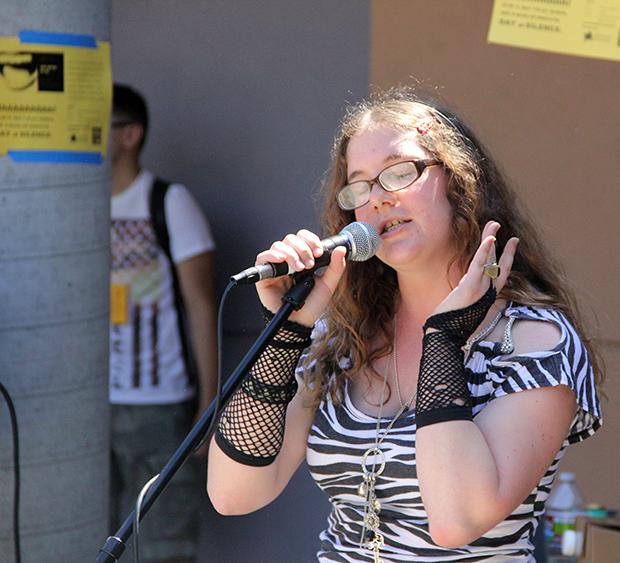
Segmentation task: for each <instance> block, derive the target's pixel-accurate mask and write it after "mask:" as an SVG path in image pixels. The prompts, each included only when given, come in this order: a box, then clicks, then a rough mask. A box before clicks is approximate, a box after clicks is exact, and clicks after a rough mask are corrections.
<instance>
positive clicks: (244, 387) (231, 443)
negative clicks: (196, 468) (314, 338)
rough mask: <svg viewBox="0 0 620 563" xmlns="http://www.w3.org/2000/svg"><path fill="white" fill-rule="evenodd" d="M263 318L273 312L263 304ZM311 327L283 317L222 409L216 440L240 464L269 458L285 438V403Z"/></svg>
mask: <svg viewBox="0 0 620 563" xmlns="http://www.w3.org/2000/svg"><path fill="white" fill-rule="evenodd" d="M263 313H264V315H265V320H266V321H269V320H271V319H272V318H273V314H272V313H271V312H270V311H268V310H267V309H264V311H263ZM311 332H312V329H311V328H308V327H305V326H303V325H300V324H298V323H294V322H291V321H287V322H285V323H284V325H283V326H282V327H281V328H280V330H279V331H278V332H277V334H276V336H275V338H274V340H272V342H271V343H270V344H269V346H267V348H266V349H265V351H264V352H263V353H262V354H261V355H260V357H259V358H258V360H257V361H256V363H255V364H254V366H253V367H252V369H251V370H250V372H249V373H248V374H247V375H246V376H245V378H244V379H243V381H242V383H241V386H240V387H239V389H238V390H237V391H236V392H235V394H234V395H233V396H232V397H231V399H230V401H229V402H228V403H227V404H226V407H225V408H224V410H223V411H222V415H221V417H220V420H219V423H218V427H217V430H216V432H215V441H216V442H217V445H218V446H219V447H220V449H221V450H222V451H223V452H224V453H225V454H226V455H227V456H228V457H230V458H232V459H234V460H235V461H238V462H239V463H243V464H244V465H254V466H264V465H269V464H270V463H272V462H273V461H274V460H275V458H276V456H277V455H278V452H279V451H280V448H281V447H282V441H283V439H284V421H285V417H286V408H287V406H288V403H290V401H291V399H292V398H293V397H294V396H295V392H296V391H297V381H296V380H295V367H296V366H297V362H298V361H299V358H300V356H301V353H302V351H303V350H304V349H305V348H307V347H308V346H309V345H310V333H311Z"/></svg>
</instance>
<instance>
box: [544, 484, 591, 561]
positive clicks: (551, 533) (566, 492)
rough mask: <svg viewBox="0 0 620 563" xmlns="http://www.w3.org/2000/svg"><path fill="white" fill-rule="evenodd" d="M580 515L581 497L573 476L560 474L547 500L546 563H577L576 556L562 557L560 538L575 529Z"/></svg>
mask: <svg viewBox="0 0 620 563" xmlns="http://www.w3.org/2000/svg"><path fill="white" fill-rule="evenodd" d="M581 514H583V496H582V494H581V491H580V490H579V487H578V486H577V483H576V482H575V474H574V473H569V472H562V473H560V475H559V477H558V483H557V484H556V486H555V487H554V488H553V490H552V491H551V494H550V495H549V499H548V500H547V512H546V515H545V540H546V543H547V561H548V563H574V562H575V561H577V557H576V556H567V555H562V536H563V535H564V532H565V531H567V530H574V529H575V520H576V519H577V516H579V515H581Z"/></svg>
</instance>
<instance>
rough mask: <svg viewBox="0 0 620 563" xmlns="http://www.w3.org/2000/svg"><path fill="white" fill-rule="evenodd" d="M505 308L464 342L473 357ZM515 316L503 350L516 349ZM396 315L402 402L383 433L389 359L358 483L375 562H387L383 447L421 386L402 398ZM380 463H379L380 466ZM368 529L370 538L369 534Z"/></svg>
mask: <svg viewBox="0 0 620 563" xmlns="http://www.w3.org/2000/svg"><path fill="white" fill-rule="evenodd" d="M503 314H504V311H500V312H499V313H497V315H496V316H495V318H494V319H493V320H492V321H491V322H490V323H489V324H488V326H486V327H485V328H484V329H482V330H481V331H480V332H478V333H477V334H475V335H473V336H471V337H470V338H468V339H467V342H466V343H465V345H464V346H463V351H464V352H465V354H466V357H469V353H470V352H471V348H472V346H473V345H474V344H475V343H476V342H478V341H479V340H481V339H482V338H484V337H485V336H487V335H489V334H490V333H491V332H492V331H493V329H494V328H495V327H496V326H497V325H498V323H499V321H500V320H501V318H502V316H503ZM514 320H515V319H514V317H509V318H508V322H507V323H506V327H505V328H504V337H503V339H502V344H501V347H500V352H501V353H502V354H510V353H512V351H513V350H514V344H513V341H512V325H513V323H514ZM396 341H397V335H396V317H395V318H394V344H393V348H392V360H393V364H394V377H395V379H396V392H397V394H398V401H399V403H400V408H399V409H398V412H397V413H396V414H395V415H394V418H393V419H392V420H391V421H390V423H389V424H388V426H387V428H386V429H385V430H384V431H383V434H381V435H379V431H380V429H381V415H382V413H383V398H384V397H385V389H386V387H387V376H388V371H389V366H390V362H389V361H387V362H386V363H385V368H384V370H383V387H382V389H381V399H382V402H381V404H380V405H379V412H378V413H377V424H376V427H375V436H376V437H375V445H374V446H373V447H372V448H368V449H367V450H366V451H365V452H364V455H363V456H362V463H361V467H362V482H361V483H360V485H359V487H358V490H357V492H358V494H359V495H360V496H361V497H363V498H364V522H363V526H362V534H361V538H360V546H361V545H364V544H365V545H366V547H367V548H368V549H370V550H371V551H372V553H373V561H374V563H383V559H381V548H382V547H383V546H384V545H385V538H384V537H383V534H382V533H381V532H380V530H379V526H380V525H381V519H380V516H379V515H380V512H381V502H379V499H377V494H376V491H375V486H376V482H377V477H379V476H380V475H381V474H382V473H383V471H384V469H385V454H384V453H383V450H381V448H380V447H379V446H380V445H381V444H382V443H383V440H384V439H385V437H386V436H387V435H388V433H389V432H390V430H391V429H392V427H393V426H394V424H395V423H396V421H397V420H398V419H399V418H400V415H402V414H403V412H405V411H406V410H407V409H409V407H410V406H411V404H412V403H413V401H414V399H415V397H416V394H417V390H416V391H414V393H413V394H412V395H411V397H410V399H409V400H408V401H407V402H406V403H405V402H403V399H402V394H401V390H400V381H399V377H398V355H397V348H396ZM371 456H372V458H373V461H372V465H371V466H370V467H369V465H368V458H369V457H371ZM377 465H378V467H377ZM367 532H368V539H367V537H366V534H367Z"/></svg>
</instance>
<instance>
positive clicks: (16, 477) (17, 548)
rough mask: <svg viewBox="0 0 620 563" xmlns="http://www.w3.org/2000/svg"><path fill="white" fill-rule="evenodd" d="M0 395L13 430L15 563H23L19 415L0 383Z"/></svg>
mask: <svg viewBox="0 0 620 563" xmlns="http://www.w3.org/2000/svg"><path fill="white" fill-rule="evenodd" d="M0 393H2V395H3V396H4V400H5V401H6V404H7V407H8V409H9V416H10V418H11V430H12V433H13V474H14V478H13V545H14V547H15V563H21V560H22V559H21V546H20V540H19V493H20V481H19V432H18V426H17V415H16V413H15V406H14V405H13V401H12V399H11V395H9V392H8V391H7V390H6V387H5V386H4V385H2V383H0Z"/></svg>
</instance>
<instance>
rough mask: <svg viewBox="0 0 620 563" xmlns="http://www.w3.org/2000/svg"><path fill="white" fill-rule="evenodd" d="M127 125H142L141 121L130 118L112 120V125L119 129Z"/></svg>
mask: <svg viewBox="0 0 620 563" xmlns="http://www.w3.org/2000/svg"><path fill="white" fill-rule="evenodd" d="M127 125H140V122H139V121H135V120H129V119H119V120H118V121H110V127H112V128H113V129H119V128H121V127H127Z"/></svg>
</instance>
